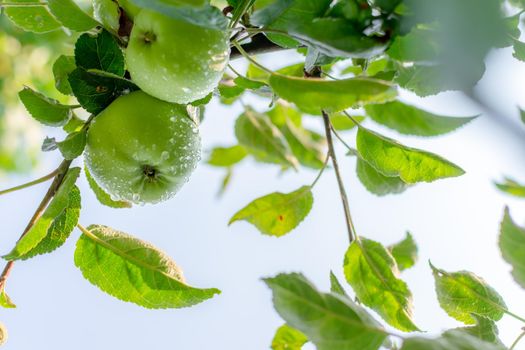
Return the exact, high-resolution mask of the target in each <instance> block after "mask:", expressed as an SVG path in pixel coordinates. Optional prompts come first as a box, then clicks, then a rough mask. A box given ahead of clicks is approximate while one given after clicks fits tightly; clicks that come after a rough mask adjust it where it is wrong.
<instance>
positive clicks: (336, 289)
mask: <svg viewBox="0 0 525 350" xmlns="http://www.w3.org/2000/svg"><path fill="white" fill-rule="evenodd" d="M330 291H331V292H332V293H334V294H339V295H342V296H344V297H347V298H348V294H346V291H345V289H344V288H343V286H342V285H341V283H340V282H339V280H338V279H337V277H336V276H335V275H334V273H333V272H332V271H330Z"/></svg>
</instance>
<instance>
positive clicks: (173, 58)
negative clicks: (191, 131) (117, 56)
mask: <svg viewBox="0 0 525 350" xmlns="http://www.w3.org/2000/svg"><path fill="white" fill-rule="evenodd" d="M228 35H229V34H228V31H218V30H214V29H208V28H204V27H199V26H196V25H194V24H191V23H188V22H185V21H182V20H176V19H173V18H170V17H167V16H165V15H162V14H159V13H157V12H153V11H150V10H146V9H144V10H142V11H141V12H140V13H139V14H138V15H137V17H135V24H134V26H133V30H132V31H131V36H130V39H129V44H128V47H127V49H126V63H127V68H128V70H129V72H130V74H131V77H132V79H133V82H135V84H137V85H138V86H139V87H140V88H141V89H142V90H143V91H145V92H146V93H148V94H150V95H152V96H155V97H157V98H159V99H161V100H164V101H168V102H173V103H189V102H192V101H195V100H198V99H201V98H204V97H205V96H206V95H208V94H209V93H210V92H212V91H213V89H214V88H215V87H217V85H218V83H219V81H220V79H221V78H222V75H223V73H224V70H225V68H226V66H227V64H228V59H229V53H230V46H229V38H228Z"/></svg>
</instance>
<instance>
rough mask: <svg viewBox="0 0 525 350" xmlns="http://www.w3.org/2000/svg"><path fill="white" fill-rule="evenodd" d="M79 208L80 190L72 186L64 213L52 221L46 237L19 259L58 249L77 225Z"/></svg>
mask: <svg viewBox="0 0 525 350" xmlns="http://www.w3.org/2000/svg"><path fill="white" fill-rule="evenodd" d="M80 207H81V206H80V190H79V189H78V187H77V186H73V187H72V188H71V190H70V192H69V193H68V204H67V206H66V208H65V209H64V211H63V212H62V213H61V214H60V215H58V216H57V217H56V219H55V220H53V223H52V224H51V226H50V227H49V229H48V230H47V234H46V236H45V237H44V238H43V239H42V240H41V241H40V242H39V243H38V244H37V245H36V246H35V247H34V248H33V249H31V251H29V252H28V253H27V254H26V255H24V256H22V257H21V259H23V260H25V259H29V258H32V257H34V256H36V255H40V254H46V253H50V252H52V251H54V250H56V249H58V248H60V247H61V246H62V245H63V244H64V243H65V242H66V240H67V239H68V237H69V236H70V235H71V232H73V229H74V228H75V227H76V225H77V223H78V218H79V216H80Z"/></svg>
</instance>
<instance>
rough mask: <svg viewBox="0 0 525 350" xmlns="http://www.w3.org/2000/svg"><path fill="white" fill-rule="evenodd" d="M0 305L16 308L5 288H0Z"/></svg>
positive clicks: (0, 342)
mask: <svg viewBox="0 0 525 350" xmlns="http://www.w3.org/2000/svg"><path fill="white" fill-rule="evenodd" d="M0 307H3V308H4V309H14V308H16V305H15V304H14V303H13V301H12V300H11V298H10V297H9V295H7V293H6V292H5V288H4V287H2V288H0ZM0 345H2V341H1V339H0Z"/></svg>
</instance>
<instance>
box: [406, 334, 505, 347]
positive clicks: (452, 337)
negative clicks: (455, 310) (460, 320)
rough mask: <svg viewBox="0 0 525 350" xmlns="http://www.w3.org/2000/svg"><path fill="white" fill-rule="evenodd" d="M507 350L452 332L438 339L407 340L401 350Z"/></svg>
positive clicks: (415, 338)
mask: <svg viewBox="0 0 525 350" xmlns="http://www.w3.org/2000/svg"><path fill="white" fill-rule="evenodd" d="M423 349H424V350H505V349H506V348H505V347H503V346H499V345H495V344H491V343H487V342H484V341H482V340H479V339H477V338H475V337H473V336H471V335H470V334H467V333H465V332H460V331H450V332H447V333H446V334H443V335H442V336H441V337H439V338H436V339H429V338H423V337H412V338H407V339H406V340H405V341H404V342H403V346H402V347H401V350H423Z"/></svg>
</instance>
